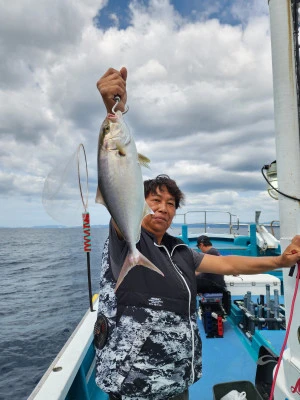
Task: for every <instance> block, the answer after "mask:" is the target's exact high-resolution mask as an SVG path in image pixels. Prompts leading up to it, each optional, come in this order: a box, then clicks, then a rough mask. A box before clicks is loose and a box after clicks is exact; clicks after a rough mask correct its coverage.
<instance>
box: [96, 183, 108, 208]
mask: <svg viewBox="0 0 300 400" xmlns="http://www.w3.org/2000/svg"><path fill="white" fill-rule="evenodd" d="M95 202H96V203H99V204H103V205H104V206H105V207H106V204H105V201H104V199H103V196H102V193H101V192H100V189H99V186H97V193H96V199H95Z"/></svg>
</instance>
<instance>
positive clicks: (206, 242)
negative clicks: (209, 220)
mask: <svg viewBox="0 0 300 400" xmlns="http://www.w3.org/2000/svg"><path fill="white" fill-rule="evenodd" d="M200 243H202V244H203V245H204V246H212V243H211V241H210V239H209V237H208V236H205V235H201V236H199V237H198V239H197V246H199V244H200Z"/></svg>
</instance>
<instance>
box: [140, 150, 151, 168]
mask: <svg viewBox="0 0 300 400" xmlns="http://www.w3.org/2000/svg"><path fill="white" fill-rule="evenodd" d="M138 161H139V163H140V164H141V165H142V166H143V167H146V168H149V169H150V166H149V164H150V160H149V158H148V157H146V156H144V155H143V154H140V153H138Z"/></svg>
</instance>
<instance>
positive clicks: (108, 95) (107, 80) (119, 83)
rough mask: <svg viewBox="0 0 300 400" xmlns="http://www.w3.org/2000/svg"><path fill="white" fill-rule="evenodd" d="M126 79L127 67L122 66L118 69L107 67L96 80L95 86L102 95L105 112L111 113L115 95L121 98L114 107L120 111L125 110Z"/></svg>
mask: <svg viewBox="0 0 300 400" xmlns="http://www.w3.org/2000/svg"><path fill="white" fill-rule="evenodd" d="M126 80H127V69H126V68H125V67H122V68H121V69H120V71H117V70H116V69H113V68H109V69H108V70H107V71H106V73H105V74H104V75H103V76H102V77H101V78H100V79H99V81H98V82H97V88H98V90H99V92H100V94H101V96H102V99H103V102H104V105H105V107H106V110H107V113H111V112H112V108H113V106H114V105H115V104H116V101H115V100H114V97H115V96H119V97H120V98H121V101H120V102H119V104H118V106H117V107H116V109H117V110H120V111H124V110H125V104H126V101H127V92H126Z"/></svg>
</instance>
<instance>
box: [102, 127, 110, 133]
mask: <svg viewBox="0 0 300 400" xmlns="http://www.w3.org/2000/svg"><path fill="white" fill-rule="evenodd" d="M109 131H110V129H109V125H104V127H103V135H107V134H108V133H109Z"/></svg>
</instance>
